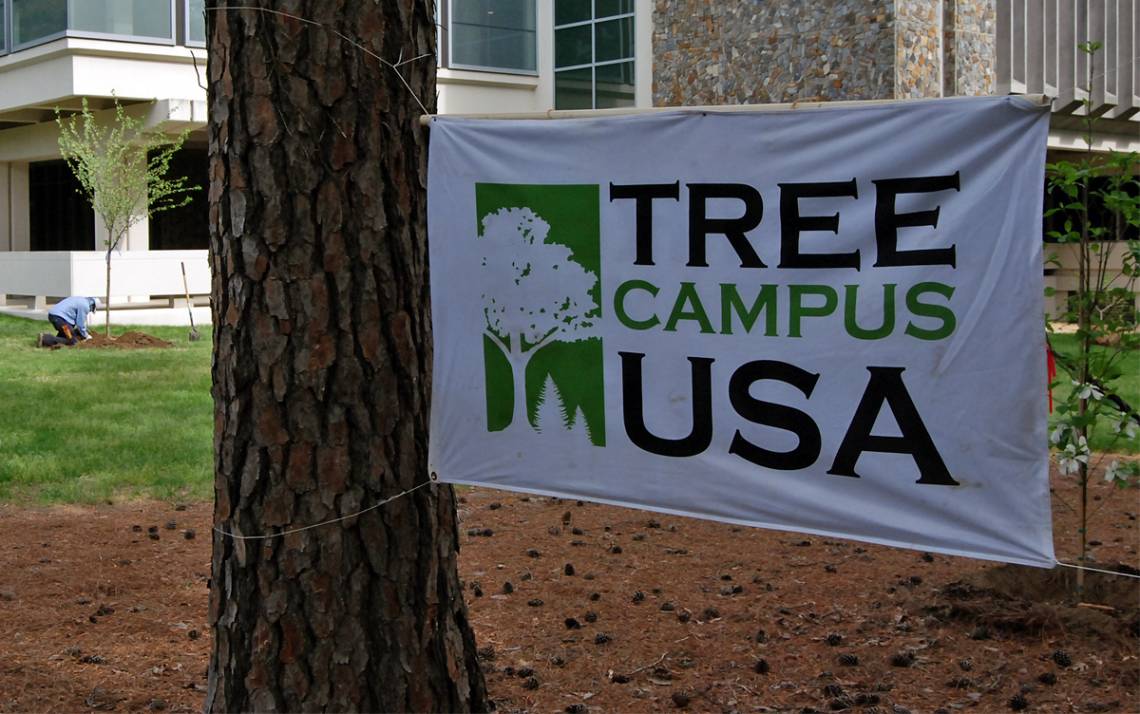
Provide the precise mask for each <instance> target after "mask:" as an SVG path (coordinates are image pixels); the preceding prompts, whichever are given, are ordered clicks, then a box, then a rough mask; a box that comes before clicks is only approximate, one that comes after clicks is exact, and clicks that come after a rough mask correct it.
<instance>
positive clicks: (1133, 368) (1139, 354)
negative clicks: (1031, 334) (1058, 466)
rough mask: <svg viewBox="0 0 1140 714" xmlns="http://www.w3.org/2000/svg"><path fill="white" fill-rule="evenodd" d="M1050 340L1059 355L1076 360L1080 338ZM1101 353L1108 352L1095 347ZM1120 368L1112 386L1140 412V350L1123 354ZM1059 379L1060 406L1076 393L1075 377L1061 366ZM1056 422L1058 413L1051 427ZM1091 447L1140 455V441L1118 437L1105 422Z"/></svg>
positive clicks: (1057, 396)
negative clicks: (1072, 393) (1073, 383)
mask: <svg viewBox="0 0 1140 714" xmlns="http://www.w3.org/2000/svg"><path fill="white" fill-rule="evenodd" d="M1049 341H1050V343H1052V345H1053V349H1054V350H1056V351H1057V352H1058V353H1061V354H1064V355H1066V356H1067V357H1069V358H1076V355H1077V348H1078V343H1077V337H1076V335H1061V334H1052V335H1050V336H1049ZM1094 350H1097V351H1099V352H1101V353H1104V352H1106V351H1112V350H1107V349H1106V348H1103V347H1095V348H1094ZM1116 364H1117V366H1118V367H1119V368H1120V371H1121V376H1120V377H1119V378H1118V379H1116V380H1115V381H1113V382H1112V384H1111V386H1112V387H1113V391H1115V392H1116V393H1117V394H1118V395H1119V396H1120V397H1121V398H1123V399H1124V401H1126V402H1128V404H1130V405H1132V407H1133V408H1134V409H1140V350H1130V351H1127V352H1125V353H1122V354H1121V355H1120V358H1119V360H1118V361H1116ZM1057 379H1058V380H1059V381H1060V384H1058V385H1057V387H1056V388H1055V389H1054V390H1053V401H1054V402H1055V403H1057V404H1060V403H1061V402H1062V401H1064V400H1065V398H1066V397H1067V396H1068V395H1069V393H1070V392H1071V391H1072V389H1073V387H1072V378H1071V377H1069V375H1068V374H1066V373H1065V370H1064V369H1062V368H1061V367H1060V366H1059V365H1058V367H1057ZM1055 421H1056V414H1054V415H1053V416H1052V417H1051V418H1050V420H1049V422H1050V428H1051V427H1052V425H1053V424H1054V422H1055ZM1089 446H1090V447H1091V448H1092V450H1093V451H1113V452H1122V453H1137V452H1140V444H1138V443H1137V440H1135V439H1133V440H1131V441H1129V440H1128V439H1124V438H1123V437H1119V436H1116V435H1114V434H1112V433H1111V428H1110V427H1109V425H1108V424H1107V423H1106V422H1105V421H1104V420H1102V423H1101V425H1100V426H1099V428H1097V429H1096V430H1094V431H1093V433H1092V435H1091V437H1090V438H1089Z"/></svg>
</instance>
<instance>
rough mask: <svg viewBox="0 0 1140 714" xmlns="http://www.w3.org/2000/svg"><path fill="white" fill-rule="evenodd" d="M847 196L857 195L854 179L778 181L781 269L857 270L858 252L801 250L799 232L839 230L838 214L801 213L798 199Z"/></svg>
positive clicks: (857, 190)
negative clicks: (805, 214)
mask: <svg viewBox="0 0 1140 714" xmlns="http://www.w3.org/2000/svg"><path fill="white" fill-rule="evenodd" d="M828 196H850V197H851V198H859V188H858V186H857V185H856V184H855V179H851V180H850V181H831V182H824V183H782V184H780V265H779V267H781V268H855V269H856V270H858V269H859V251H857V250H855V251H852V252H850V253H801V252H800V233H802V232H803V231H830V232H831V233H836V234H838V233H839V214H838V213H835V214H833V215H830V216H801V215H800V199H801V198H826V197H828Z"/></svg>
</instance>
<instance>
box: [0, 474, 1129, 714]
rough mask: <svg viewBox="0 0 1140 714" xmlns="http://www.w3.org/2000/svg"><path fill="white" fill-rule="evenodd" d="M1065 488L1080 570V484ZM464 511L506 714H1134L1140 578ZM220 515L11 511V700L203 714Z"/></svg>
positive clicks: (528, 504) (1102, 491)
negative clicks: (214, 540)
mask: <svg viewBox="0 0 1140 714" xmlns="http://www.w3.org/2000/svg"><path fill="white" fill-rule="evenodd" d="M1055 488H1056V492H1057V496H1058V501H1057V505H1055V508H1054V518H1055V528H1056V539H1057V549H1058V554H1059V555H1060V556H1061V557H1062V559H1064V558H1067V557H1068V558H1071V557H1073V555H1074V553H1075V552H1076V550H1075V548H1076V546H1075V530H1076V525H1075V522H1076V521H1075V517H1074V514H1073V513H1072V512H1071V511H1070V510H1069V509H1067V508H1066V507H1064V506H1062V505H1060V503H1061V500H1060V499H1063V500H1064V501H1065V502H1067V503H1076V498H1075V487H1074V484H1073V482H1072V480H1061V479H1056V480H1055ZM1093 494H1094V496H1093V501H1092V505H1093V507H1094V508H1095V509H1098V510H1097V512H1096V517H1095V520H1094V525H1093V526H1092V534H1091V535H1092V538H1093V539H1094V543H1095V545H1094V546H1093V548H1092V552H1093V555H1094V556H1095V558H1096V561H1097V563H1098V565H1099V566H1100V567H1109V568H1117V567H1120V568H1122V569H1125V570H1127V569H1130V568H1131V569H1135V568H1136V567H1137V566H1140V556H1138V548H1140V533H1138V530H1137V521H1136V518H1137V511H1140V503H1138V501H1137V495H1136V492H1135V491H1117V490H1114V489H1113V488H1112V487H1110V486H1108V485H1106V484H1103V483H1101V482H1097V483H1096V484H1095V485H1094V486H1093ZM460 505H461V517H462V519H463V523H462V531H461V536H460V538H461V541H462V553H461V558H460V565H461V569H462V577H463V579H464V582H465V587H466V597H467V601H468V603H469V606H470V610H471V617H472V621H473V623H474V626H475V630H476V638H477V641H478V646H479V648H480V649H479V651H480V657H481V659H482V660H483V665H484V668H485V670H486V673H487V679H488V682H489V686H490V690H491V696H492V697H493V699H494V700H495V702H496V704H497V706H498V708H499V710H500V711H536V712H563V711H568V712H575V711H578V712H586V711H590V712H613V711H638V712H643V711H644V712H649V711H663V710H678V709H681V708H683V709H687V710H689V711H702V712H705V711H709V712H730V711H741V712H744V711H797V712H798V711H812V710H818V711H839V710H849V711H861V712H892V711H894V712H899V711H902V710H903V708H905V709H906V710H909V711H912V712H916V713H917V712H935V711H940V710H941V711H945V712H954V711H958V710H970V711H978V712H990V711H1010V710H1011V709H1013V708H1017V707H1021V706H1022V705H1025V706H1026V707H1028V710H1029V711H1058V712H1136V711H1140V698H1138V691H1140V659H1138V657H1140V620H1138V617H1140V585H1137V581H1135V580H1125V579H1122V578H1109V577H1100V576H1090V578H1089V581H1088V583H1087V590H1086V595H1085V600H1087V601H1089V602H1088V603H1085V604H1084V605H1078V604H1076V603H1074V602H1072V601H1069V600H1068V599H1067V593H1068V592H1069V589H1070V587H1071V582H1070V581H1069V579H1070V578H1071V574H1072V571H1069V570H1064V571H1061V570H1055V571H1043V570H1034V569H1027V568H1013V567H1010V566H1002V565H998V564H993V563H984V562H980V561H975V560H969V559H964V558H949V557H944V556H940V555H929V554H923V553H919V552H914V551H906V550H897V549H889V548H883V547H878V546H871V545H864V544H859V543H855V542H850V541H840V540H826V539H821V538H816V537H803V536H799V535H795V534H789V533H779V532H772V531H761V530H754V529H746V528H736V527H733V526H728V525H723V524H718V523H712V522H706V521H697V520H689V519H684V518H676V517H668V516H659V515H654V514H649V513H646V512H641V511H634V510H626V509H619V508H612V507H606V506H599V505H593V504H582V503H578V502H575V501H558V500H555V499H545V498H536V497H526V496H520V495H518V494H510V493H505V492H499V491H491V490H481V489H473V490H465V491H464V492H463V502H462V503H461V504H460ZM210 511H211V508H210V506H209V505H208V504H201V503H195V504H189V505H187V506H176V505H174V504H166V503H154V502H147V503H128V504H119V505H113V506H102V507H95V508H78V507H58V508H46V509H40V508H16V507H12V506H4V507H0V711H91V710H104V711H108V710H116V711H144V710H148V709H149V710H152V711H154V710H167V711H200V709H201V705H202V701H203V693H204V689H205V683H206V677H205V674H206V666H207V663H208V658H209V649H210V641H209V640H210V633H209V631H208V629H207V627H206V621H205V618H206V599H207V588H206V582H207V579H208V577H209V566H210V546H209V543H210V538H209V528H210ZM1133 572H1135V570H1133ZM1090 604H1091V605H1095V606H1096V607H1090V606H1088V605H1090Z"/></svg>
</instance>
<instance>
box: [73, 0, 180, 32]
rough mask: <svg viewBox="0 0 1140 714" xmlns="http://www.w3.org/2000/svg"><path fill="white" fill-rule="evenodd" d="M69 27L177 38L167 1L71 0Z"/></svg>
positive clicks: (82, 29) (83, 30) (86, 30)
mask: <svg viewBox="0 0 1140 714" xmlns="http://www.w3.org/2000/svg"><path fill="white" fill-rule="evenodd" d="M69 5H70V8H69V9H70V11H71V12H70V23H69V29H72V30H76V31H79V32H95V33H99V34H106V35H121V36H123V37H153V38H155V39H171V38H173V37H174V34H173V31H172V23H171V20H172V19H173V18H171V17H170V3H169V2H167V1H166V0H70V2H69Z"/></svg>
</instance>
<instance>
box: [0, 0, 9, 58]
mask: <svg viewBox="0 0 1140 714" xmlns="http://www.w3.org/2000/svg"><path fill="white" fill-rule="evenodd" d="M5 5H6V3H5V2H4V0H0V54H4V52H5V51H7V49H8V25H7V20H6V19H5V15H4V13H5V10H7V8H6V7H4V6H5Z"/></svg>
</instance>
